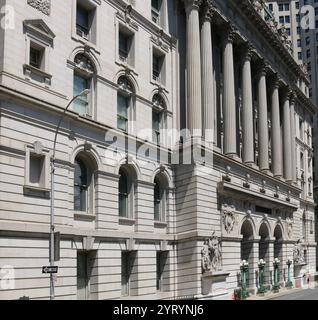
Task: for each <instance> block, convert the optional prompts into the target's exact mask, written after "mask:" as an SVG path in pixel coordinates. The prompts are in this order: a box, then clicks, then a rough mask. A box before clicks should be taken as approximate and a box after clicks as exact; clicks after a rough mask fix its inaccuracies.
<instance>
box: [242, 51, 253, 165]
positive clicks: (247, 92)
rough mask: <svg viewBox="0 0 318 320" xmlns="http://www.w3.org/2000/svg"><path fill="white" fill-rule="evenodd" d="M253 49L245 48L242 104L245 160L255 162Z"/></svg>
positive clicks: (249, 162) (248, 162)
mask: <svg viewBox="0 0 318 320" xmlns="http://www.w3.org/2000/svg"><path fill="white" fill-rule="evenodd" d="M251 58H252V51H251V48H250V47H249V46H247V47H246V48H244V55H243V66H242V104H243V125H242V126H243V161H244V163H246V164H252V163H254V130H253V95H252V73H251Z"/></svg>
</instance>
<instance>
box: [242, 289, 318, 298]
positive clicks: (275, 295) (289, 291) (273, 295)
mask: <svg viewBox="0 0 318 320" xmlns="http://www.w3.org/2000/svg"><path fill="white" fill-rule="evenodd" d="M316 287H317V286H316ZM307 289H308V288H307V287H304V288H293V289H286V288H283V289H281V290H280V291H279V292H278V293H273V292H272V291H269V292H267V293H265V295H264V296H258V295H255V296H251V297H249V298H247V299H246V300H271V299H274V298H278V297H282V296H286V295H289V294H292V293H296V292H300V291H304V290H307Z"/></svg>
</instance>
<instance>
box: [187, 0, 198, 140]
mask: <svg viewBox="0 0 318 320" xmlns="http://www.w3.org/2000/svg"><path fill="white" fill-rule="evenodd" d="M201 2H202V1H201V0H184V3H185V9H186V15H187V115H188V129H189V130H190V131H191V134H192V136H193V137H201V136H202V115H201V107H202V106H201V53H200V21H199V10H200V5H201Z"/></svg>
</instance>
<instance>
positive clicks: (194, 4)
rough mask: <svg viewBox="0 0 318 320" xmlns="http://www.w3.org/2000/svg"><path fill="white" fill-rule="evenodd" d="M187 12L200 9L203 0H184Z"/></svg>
mask: <svg viewBox="0 0 318 320" xmlns="http://www.w3.org/2000/svg"><path fill="white" fill-rule="evenodd" d="M183 2H184V7H185V10H186V12H189V11H191V10H200V6H201V4H202V2H203V0H183Z"/></svg>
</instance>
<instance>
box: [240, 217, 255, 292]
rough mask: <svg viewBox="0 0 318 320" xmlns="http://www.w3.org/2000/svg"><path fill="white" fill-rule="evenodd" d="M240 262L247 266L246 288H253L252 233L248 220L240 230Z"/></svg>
mask: <svg viewBox="0 0 318 320" xmlns="http://www.w3.org/2000/svg"><path fill="white" fill-rule="evenodd" d="M241 235H242V236H243V238H242V241H241V261H243V260H245V261H247V262H248V264H249V274H248V287H249V288H251V287H253V284H254V255H253V245H254V241H253V239H254V232H253V226H252V223H251V222H250V221H249V220H246V221H244V223H243V224H242V228H241Z"/></svg>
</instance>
